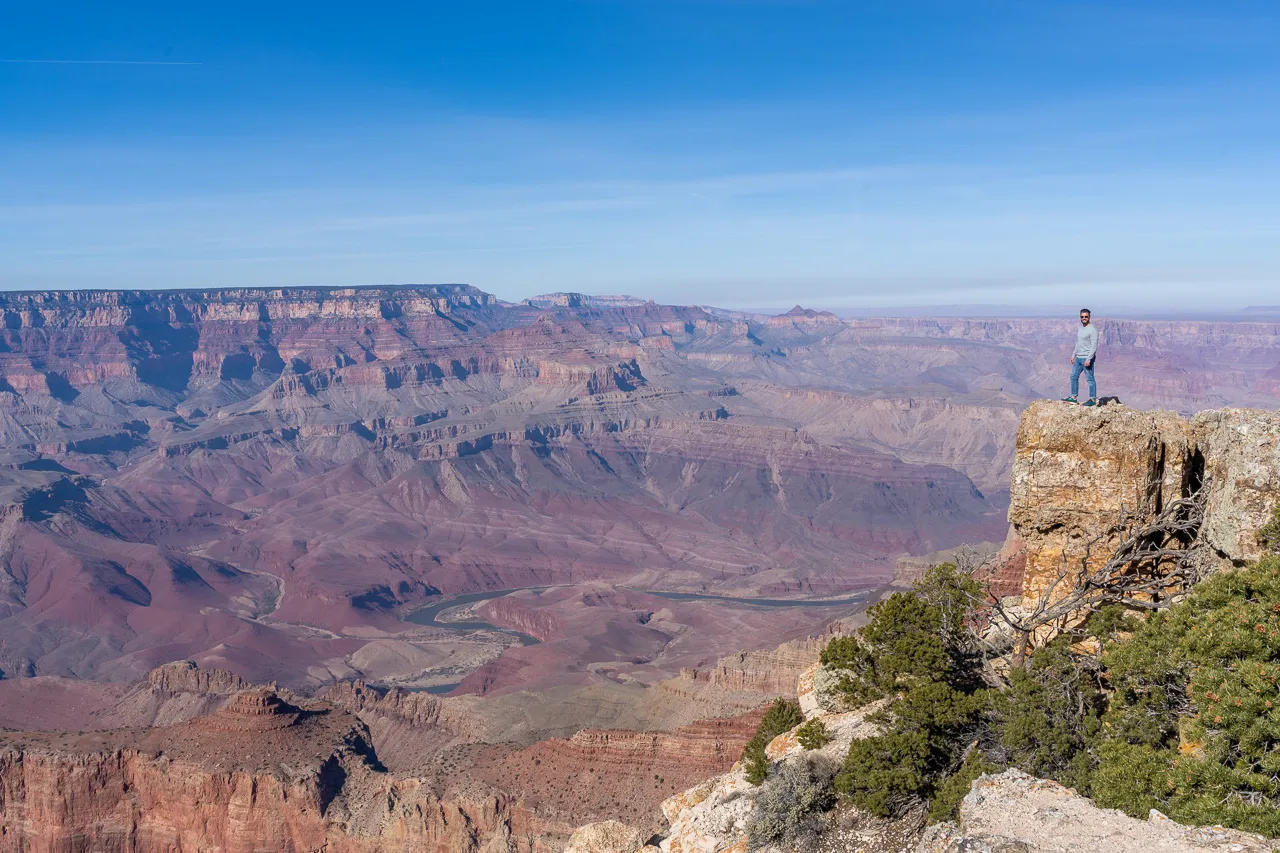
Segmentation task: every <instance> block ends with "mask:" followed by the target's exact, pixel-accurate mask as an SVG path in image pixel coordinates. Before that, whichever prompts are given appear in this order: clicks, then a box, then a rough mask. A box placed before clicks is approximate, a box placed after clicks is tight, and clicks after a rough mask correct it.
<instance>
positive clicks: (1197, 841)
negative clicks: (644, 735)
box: [566, 402, 1280, 853]
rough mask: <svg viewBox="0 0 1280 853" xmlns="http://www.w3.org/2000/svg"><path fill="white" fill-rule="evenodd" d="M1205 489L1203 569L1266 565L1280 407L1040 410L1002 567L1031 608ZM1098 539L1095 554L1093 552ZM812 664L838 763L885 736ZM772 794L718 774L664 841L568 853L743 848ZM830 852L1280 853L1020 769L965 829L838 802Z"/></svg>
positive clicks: (788, 749) (990, 779)
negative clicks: (1132, 526) (1140, 813)
mask: <svg viewBox="0 0 1280 853" xmlns="http://www.w3.org/2000/svg"><path fill="white" fill-rule="evenodd" d="M1201 490H1203V494H1202V496H1203V498H1204V514H1203V519H1202V521H1201V522H1200V525H1199V529H1198V530H1197V531H1196V541H1197V542H1198V543H1199V545H1200V546H1201V548H1202V550H1203V552H1204V560H1205V565H1204V570H1205V571H1207V572H1212V571H1223V570H1230V569H1231V568H1232V567H1236V566H1241V565H1244V564H1246V563H1248V562H1250V561H1252V560H1256V559H1257V558H1258V557H1260V556H1261V548H1260V546H1259V544H1258V541H1257V535H1256V534H1257V532H1258V530H1259V529H1260V528H1261V527H1262V526H1263V525H1264V524H1265V523H1266V522H1267V520H1268V519H1269V518H1270V516H1271V513H1272V510H1273V507H1274V506H1275V503H1276V501H1277V499H1280V412H1273V411H1263V410H1254V409H1221V410H1217V411H1208V412H1201V413H1199V414H1197V415H1196V416H1194V417H1192V418H1189V419H1188V418H1184V417H1181V416H1179V415H1177V414H1175V413H1172V412H1159V411H1157V412H1144V411H1138V410H1134V409H1129V408H1127V407H1125V406H1108V407H1103V408H1085V407H1080V406H1074V405H1071V404H1067V403H1057V402H1041V403H1036V404H1033V405H1032V406H1030V407H1029V408H1028V409H1027V410H1026V412H1025V413H1024V414H1023V417H1022V421H1021V424H1020V427H1019V430H1018V440H1017V452H1016V458H1015V462H1014V468H1013V477H1012V483H1011V505H1010V509H1009V521H1010V524H1011V531H1010V540H1009V542H1008V543H1007V544H1006V547H1005V550H1004V552H1003V554H1002V559H1003V560H1004V561H1005V562H1006V563H1008V564H1010V565H1016V566H1017V571H1016V575H1017V577H1008V576H1007V575H1008V572H1007V571H1006V570H1003V569H1002V571H1004V574H1005V575H1006V576H1005V577H1003V579H1002V583H1005V584H1006V585H1007V587H1008V591H1009V592H1010V593H1015V594H1016V591H1017V590H1018V589H1019V588H1020V589H1021V597H1022V598H1023V600H1024V601H1027V600H1032V599H1035V598H1036V597H1037V596H1038V595H1040V594H1041V593H1042V592H1043V591H1044V589H1045V587H1046V586H1047V585H1048V584H1049V583H1051V582H1052V580H1053V578H1054V577H1055V576H1056V575H1057V574H1058V573H1059V572H1060V571H1061V570H1062V566H1063V565H1064V560H1078V559H1089V560H1097V559H1104V558H1105V556H1104V555H1105V554H1107V553H1109V552H1110V547H1111V546H1114V544H1115V542H1116V539H1117V536H1118V534H1117V533H1116V531H1115V528H1116V526H1117V520H1118V519H1119V518H1120V517H1121V516H1123V515H1125V514H1128V515H1130V516H1132V517H1134V518H1137V519H1139V520H1143V519H1150V518H1153V517H1155V516H1156V515H1158V514H1159V513H1160V512H1161V510H1162V509H1163V508H1164V507H1166V506H1168V505H1169V504H1170V503H1172V502H1173V501H1177V500H1179V499H1182V498H1186V497H1188V496H1190V495H1193V494H1195V493H1197V492H1198V491H1201ZM1086 543H1091V548H1092V552H1091V553H1092V556H1086V555H1088V554H1089V553H1090V552H1089V551H1087V550H1086ZM831 682H832V676H831V675H830V674H828V673H826V672H825V671H824V670H823V669H822V668H821V667H814V668H813V669H811V670H810V671H808V672H806V673H805V675H803V676H802V677H801V679H800V683H799V688H798V693H799V696H800V705H801V709H802V710H803V711H804V713H805V716H806V718H807V719H814V718H817V719H821V720H822V721H823V722H824V723H825V725H826V727H827V729H828V730H829V731H830V732H831V733H832V734H833V735H834V736H835V737H834V740H833V741H832V742H831V743H829V744H828V745H827V746H825V747H823V748H822V749H821V750H818V751H816V752H811V753H808V754H809V755H815V754H816V755H825V756H826V757H828V758H829V759H832V760H834V761H840V760H843V758H844V756H845V754H846V753H847V752H848V749H849V744H850V743H851V742H852V741H853V740H854V739H857V738H865V737H868V736H871V735H873V734H875V733H876V731H877V730H876V727H875V726H874V724H872V723H871V722H870V721H869V720H868V714H869V713H870V712H871V711H872V710H873V708H872V707H868V708H863V709H858V710H854V711H850V710H848V709H847V708H843V707H841V706H840V704H839V701H838V700H837V698H836V697H835V696H834V695H833V693H832V692H831V691H830V690H829V687H830V685H831ZM802 751H803V750H802V748H801V747H800V745H799V743H798V742H797V738H796V731H795V730H792V731H791V732H787V733H784V734H782V735H779V736H778V737H777V738H775V739H774V740H773V741H772V742H771V743H770V744H769V746H768V749H767V754H768V756H769V758H770V759H771V760H772V761H773V762H774V764H775V766H776V765H777V764H780V763H782V762H784V761H786V760H787V759H789V758H791V757H793V756H797V755H799V754H800V753H801V752H802ZM760 790H761V789H759V788H756V787H754V786H752V785H751V784H750V783H748V782H747V780H746V772H745V768H744V767H743V766H742V765H741V764H738V765H735V766H734V768H733V769H732V770H730V771H729V772H728V773H725V774H723V775H721V776H718V777H715V778H713V779H710V780H708V781H706V782H704V783H702V784H700V785H698V786H696V787H694V788H691V789H689V790H687V791H685V792H683V793H681V794H678V795H676V796H674V797H671V798H670V799H668V800H667V801H665V802H664V803H663V804H662V810H663V813H664V815H665V816H666V818H667V820H668V822H669V829H668V831H667V832H666V833H665V834H664V835H663V836H661V837H659V838H655V839H650V840H649V842H648V845H646V842H645V840H644V839H642V838H641V834H640V833H639V832H637V831H635V830H632V829H630V828H628V827H626V826H624V825H622V824H619V823H617V822H613V821H610V822H607V823H603V824H592V825H588V826H584V827H582V828H581V829H579V830H578V831H577V832H576V833H575V834H574V835H573V837H572V839H571V841H570V844H569V846H568V847H567V848H566V851H567V853H636V851H640V850H644V851H646V853H745V851H747V850H748V837H747V823H748V821H749V819H750V817H751V815H752V813H753V810H754V807H755V798H756V796H757V795H758V793H759V791H760ZM828 818H829V822H828V831H827V832H826V834H825V836H824V837H823V840H822V842H821V845H820V847H819V851H820V853H1099V852H1100V851H1107V853H1205V851H1221V853H1227V852H1228V851H1230V853H1262V851H1275V850H1280V846H1277V845H1276V843H1275V842H1273V841H1270V840H1268V839H1266V838H1263V837H1262V836H1259V835H1253V834H1250V833H1244V832H1239V831H1236V830H1229V829H1224V828H1222V827H1189V826H1184V825H1182V824H1179V823H1176V822H1175V821H1173V820H1171V819H1169V818H1167V817H1165V816H1164V815H1162V814H1160V813H1159V812H1156V811H1153V812H1152V813H1151V815H1150V817H1149V818H1148V819H1147V820H1138V819H1135V818H1133V817H1130V816H1128V815H1126V814H1124V813H1122V812H1119V811H1115V810H1112V809H1103V808H1099V807H1098V806H1096V805H1095V804H1094V803H1093V802H1092V801H1090V800H1089V799H1087V798H1086V797H1083V796H1081V795H1079V794H1077V793H1076V792H1075V791H1072V790H1070V789H1067V788H1065V787H1063V786H1062V785H1059V784H1058V783H1056V782H1051V781H1048V780H1044V779H1037V778H1035V777H1032V776H1029V775H1027V774H1025V773H1023V772H1021V771H1018V770H1008V771H1005V772H1003V773H1000V774H996V775H991V776H983V777H981V778H979V779H978V780H977V781H976V782H974V784H973V787H972V789H971V790H970V792H969V794H968V795H967V796H966V798H965V799H964V801H963V804H962V806H961V808H960V814H959V817H958V819H957V820H956V821H954V822H948V823H943V824H937V825H934V826H931V827H928V828H927V829H923V831H922V826H921V824H922V823H923V820H922V818H921V816H919V815H911V816H908V817H907V818H906V819H903V820H899V821H880V820H875V819H872V818H870V817H869V816H866V815H860V814H858V813H857V811H856V810H855V809H853V808H851V807H849V806H840V807H838V808H837V809H836V810H835V811H834V812H832V813H831V814H830V815H829V816H828Z"/></svg>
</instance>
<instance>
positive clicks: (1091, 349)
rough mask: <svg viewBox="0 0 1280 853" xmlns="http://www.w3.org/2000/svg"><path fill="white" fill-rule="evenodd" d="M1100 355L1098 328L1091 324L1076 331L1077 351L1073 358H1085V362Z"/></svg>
mask: <svg viewBox="0 0 1280 853" xmlns="http://www.w3.org/2000/svg"><path fill="white" fill-rule="evenodd" d="M1097 353H1098V327H1097V326H1095V325H1093V324H1092V323H1090V324H1089V325H1087V326H1081V327H1080V328H1079V329H1078V330H1077V331H1076V351H1075V352H1074V353H1072V358H1083V359H1084V360H1085V361H1088V360H1089V359H1091V358H1093V357H1094V356H1095V355H1097Z"/></svg>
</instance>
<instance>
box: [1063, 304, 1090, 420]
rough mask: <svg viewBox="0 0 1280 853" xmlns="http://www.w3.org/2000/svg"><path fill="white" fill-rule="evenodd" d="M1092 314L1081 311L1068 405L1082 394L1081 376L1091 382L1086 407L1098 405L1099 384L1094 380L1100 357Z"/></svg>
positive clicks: (1084, 310)
mask: <svg viewBox="0 0 1280 853" xmlns="http://www.w3.org/2000/svg"><path fill="white" fill-rule="evenodd" d="M1091 316H1092V315H1091V313H1090V311H1089V309H1088V308H1081V309H1080V328H1079V329H1077V330H1076V348H1075V350H1074V351H1073V352H1072V353H1071V396H1070V397H1064V398H1063V399H1065V400H1066V401H1067V402H1068V403H1075V402H1077V400H1076V396H1077V395H1078V394H1079V393H1080V374H1081V373H1082V372H1083V373H1084V377H1085V379H1087V380H1089V399H1088V400H1085V403H1084V404H1085V405H1086V406H1096V405H1098V383H1097V382H1095V381H1094V378H1093V362H1094V360H1095V359H1096V358H1097V357H1098V327H1097V326H1095V325H1093V324H1092V323H1090V322H1089V320H1090V318H1091Z"/></svg>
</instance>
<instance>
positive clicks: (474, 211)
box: [0, 0, 1280, 312]
mask: <svg viewBox="0 0 1280 853" xmlns="http://www.w3.org/2000/svg"><path fill="white" fill-rule="evenodd" d="M0 16H2V17H0V60H2V61H0V288H9V289H13V288H24V289H26V288H48V287H126V288H132V287H212V286H251V285H292V284H361V283H383V282H415V281H418V282H438V281H465V282H469V283H472V284H475V285H476V286H478V287H481V288H483V289H485V290H488V291H490V292H493V293H496V294H498V295H499V296H502V297H503V298H507V299H513V300H514V299H519V298H523V297H525V296H529V295H533V294H536V293H541V292H546V291H551V290H580V291H584V292H588V293H615V292H628V293H634V294H636V295H640V296H646V297H652V298H655V299H658V300H660V301H672V302H682V303H683V302H696V303H707V304H717V305H724V306H729V307H742V308H749V309H755V310H774V309H785V308H787V307H790V306H791V305H792V304H795V303H796V302H802V303H804V304H806V305H812V306H814V307H826V308H832V309H835V310H841V311H848V312H853V311H857V310H859V309H862V308H873V307H877V306H885V305H936V304H948V305H952V304H964V303H977V304H1003V305H1021V306H1037V305H1047V304H1052V305H1062V304H1074V303H1076V302H1082V301H1083V302H1089V303H1091V304H1094V305H1095V306H1098V307H1101V308H1103V310H1105V307H1106V306H1115V307H1116V308H1117V309H1120V308H1123V309H1125V310H1132V309H1135V308H1136V309H1139V310H1141V309H1142V308H1143V307H1144V306H1148V305H1153V304H1159V305H1160V306H1162V308H1163V310H1165V311H1168V310H1170V309H1177V310H1187V311H1199V310H1204V311H1208V310H1223V309H1232V308H1237V307H1241V306H1244V305H1248V304H1277V303H1280V169H1278V168H1277V166H1278V165H1280V151H1278V150H1277V140H1278V139H1280V110H1278V109H1277V105H1280V97H1278V96H1280V50H1277V48H1276V45H1277V44H1280V4H1277V3H1275V2H1273V0H1259V2H1241V0H1216V2H1208V0H1206V2H1194V3H1192V2H1179V0H1165V2H1106V3H1104V2H1074V0H1073V2H1059V0H896V2H855V0H841V2H824V0H579V2H559V0H547V1H546V2H533V0H525V2H477V1H476V0H472V1H471V2H466V3H458V2H452V3H447V4H446V3H436V2H420V3H412V4H410V3H406V4H392V3H378V2H373V3H367V4H353V3H349V2H348V3H342V4H336V3H335V4H327V3H308V4H288V3H257V4H247V3H246V4H242V3H237V2H225V3H219V4H191V3H173V2H166V3H154V4H152V3H133V2H120V3H115V4H103V3H86V4H68V3H60V2H56V0H55V2H47V1H46V2H39V3H37V2H26V0H12V2H10V3H7V4H5V5H4V7H3V10H2V11H0Z"/></svg>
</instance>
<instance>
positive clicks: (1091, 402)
mask: <svg viewBox="0 0 1280 853" xmlns="http://www.w3.org/2000/svg"><path fill="white" fill-rule="evenodd" d="M1084 404H1085V405H1086V406H1096V405H1098V401H1097V400H1095V399H1094V398H1092V397H1090V398H1089V399H1088V400H1085V401H1084Z"/></svg>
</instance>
